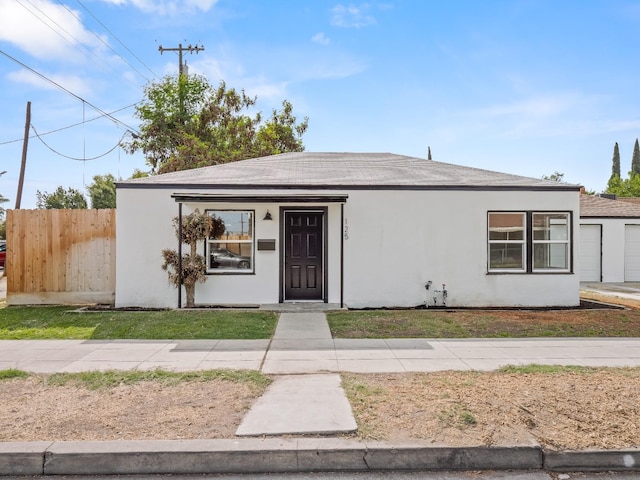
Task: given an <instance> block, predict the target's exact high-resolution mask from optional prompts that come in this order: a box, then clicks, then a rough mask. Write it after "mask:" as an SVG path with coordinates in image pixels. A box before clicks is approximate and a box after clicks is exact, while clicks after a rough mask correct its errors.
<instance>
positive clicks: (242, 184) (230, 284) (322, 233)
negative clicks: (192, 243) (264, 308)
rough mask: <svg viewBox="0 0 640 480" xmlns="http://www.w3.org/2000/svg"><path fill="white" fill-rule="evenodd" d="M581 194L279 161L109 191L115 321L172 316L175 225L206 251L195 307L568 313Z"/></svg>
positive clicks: (388, 168)
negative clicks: (294, 305)
mask: <svg viewBox="0 0 640 480" xmlns="http://www.w3.org/2000/svg"><path fill="white" fill-rule="evenodd" d="M579 192H580V187H579V186H576V185H567V184H562V183H558V182H553V181H546V180H540V179H534V178H526V177H521V176H515V175H509V174H505V173H498V172H491V171H486V170H480V169H475V168H468V167H463V166H458V165H452V164H446V163H441V162H436V161H431V160H424V159H421V158H412V157H406V156H401V155H394V154H388V153H372V154H368V153H309V152H302V153H288V154H282V155H275V156H270V157H262V158H255V159H249V160H244V161H240V162H234V163H229V164H224V165H215V166H211V167H205V168H200V169H194V170H186V171H181V172H174V173H168V174H164V175H157V176H152V177H148V178H139V179H134V180H128V181H124V182H120V183H118V184H117V255H116V258H117V260H116V306H117V307H130V306H141V307H178V306H179V305H182V302H183V300H182V298H183V297H180V298H179V295H178V292H177V289H176V288H175V287H173V286H172V285H170V284H169V282H168V280H167V274H166V272H164V271H163V270H162V269H161V267H160V265H161V263H162V258H161V253H160V252H161V251H162V250H163V249H165V248H172V249H177V240H176V235H175V232H174V229H173V225H172V219H173V218H174V217H177V216H179V215H185V214H187V213H189V212H192V211H193V210H194V209H196V208H197V209H199V210H200V211H206V212H208V213H209V214H210V215H214V216H216V217H217V218H218V219H221V220H222V221H223V222H224V224H225V231H224V233H223V234H221V235H217V236H216V238H210V239H209V240H208V241H206V242H203V244H202V246H201V252H202V253H203V254H204V256H205V258H206V259H207V274H208V279H207V281H206V283H203V284H198V285H197V288H196V295H195V299H196V303H198V304H201V305H236V306H243V305H244V306H248V305H259V304H277V303H283V302H300V301H305V302H325V303H330V304H336V305H340V306H343V307H348V308H368V307H416V306H420V305H426V306H428V307H431V306H434V305H443V304H446V305H447V306H475V307H482V306H576V305H578V304H579V275H578V265H577V263H576V261H575V259H577V252H578V245H577V244H578V243H579V242H576V238H577V234H578V231H579V225H580V223H579V221H580V217H579V201H580V200H579V198H580V193H579Z"/></svg>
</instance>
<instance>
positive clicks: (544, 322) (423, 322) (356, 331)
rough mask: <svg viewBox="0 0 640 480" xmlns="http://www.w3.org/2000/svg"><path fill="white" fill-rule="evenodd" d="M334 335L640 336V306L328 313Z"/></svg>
mask: <svg viewBox="0 0 640 480" xmlns="http://www.w3.org/2000/svg"><path fill="white" fill-rule="evenodd" d="M327 318H328V320H329V327H330V329H331V333H332V335H333V337H334V338H501V337H504V338H521V337H640V310H632V309H631V310H618V309H610V310H588V309H567V310H549V311H544V310H361V311H347V312H331V313H328V314H327Z"/></svg>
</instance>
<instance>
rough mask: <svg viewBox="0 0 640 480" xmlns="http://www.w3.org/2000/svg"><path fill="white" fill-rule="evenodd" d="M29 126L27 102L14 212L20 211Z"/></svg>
mask: <svg viewBox="0 0 640 480" xmlns="http://www.w3.org/2000/svg"><path fill="white" fill-rule="evenodd" d="M30 126H31V102H27V118H26V121H25V123H24V140H23V142H22V165H21V166H20V179H19V180H18V194H17V195H16V210H20V202H21V201H22V185H24V170H25V168H26V166H27V147H28V146H29V127H30Z"/></svg>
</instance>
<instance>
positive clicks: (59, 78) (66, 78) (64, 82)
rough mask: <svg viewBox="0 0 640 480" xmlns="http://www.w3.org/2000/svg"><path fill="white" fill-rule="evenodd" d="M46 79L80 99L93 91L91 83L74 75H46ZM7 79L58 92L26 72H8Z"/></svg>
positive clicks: (48, 83) (53, 87)
mask: <svg viewBox="0 0 640 480" xmlns="http://www.w3.org/2000/svg"><path fill="white" fill-rule="evenodd" d="M46 77H47V78H49V79H50V80H52V81H53V82H55V83H57V84H58V85H61V86H63V87H64V88H65V89H67V90H69V91H70V92H72V93H74V94H75V95H78V96H80V97H84V96H88V95H89V94H90V93H91V92H92V91H93V89H92V86H91V82H88V81H86V80H85V79H83V78H81V77H78V76H76V75H60V74H47V75H46ZM7 78H8V79H9V80H11V81H13V82H16V83H21V84H28V85H33V86H34V87H37V88H41V89H46V90H59V89H58V87H56V86H55V85H54V84H52V83H50V82H47V81H46V80H44V79H43V78H40V77H38V76H37V75H34V74H33V73H32V72H29V71H27V70H17V71H15V72H10V73H9V74H8V75H7Z"/></svg>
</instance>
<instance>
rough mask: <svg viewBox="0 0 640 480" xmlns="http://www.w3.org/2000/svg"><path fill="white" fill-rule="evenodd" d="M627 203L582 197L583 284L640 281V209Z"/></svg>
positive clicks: (581, 265) (581, 266)
mask: <svg viewBox="0 0 640 480" xmlns="http://www.w3.org/2000/svg"><path fill="white" fill-rule="evenodd" d="M627 200H628V199H618V200H612V199H608V198H602V197H597V196H595V195H580V262H579V265H580V266H579V272H580V281H582V282H638V281H640V205H638V204H635V203H630V202H628V201H627Z"/></svg>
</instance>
